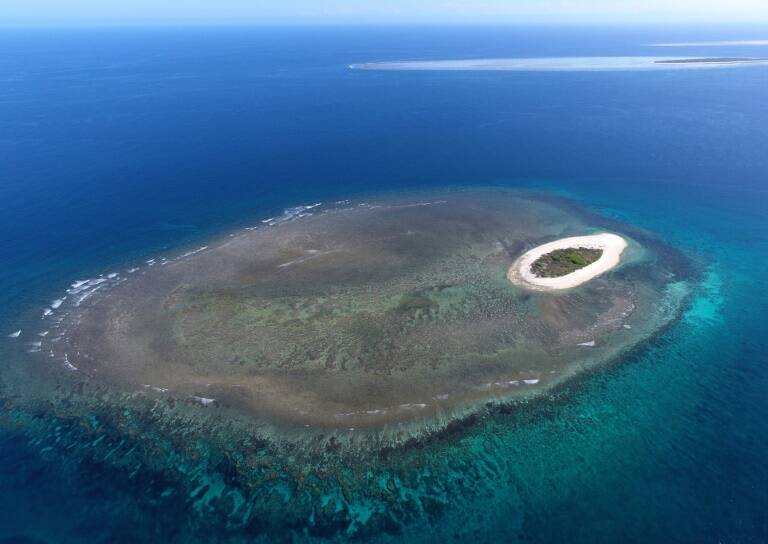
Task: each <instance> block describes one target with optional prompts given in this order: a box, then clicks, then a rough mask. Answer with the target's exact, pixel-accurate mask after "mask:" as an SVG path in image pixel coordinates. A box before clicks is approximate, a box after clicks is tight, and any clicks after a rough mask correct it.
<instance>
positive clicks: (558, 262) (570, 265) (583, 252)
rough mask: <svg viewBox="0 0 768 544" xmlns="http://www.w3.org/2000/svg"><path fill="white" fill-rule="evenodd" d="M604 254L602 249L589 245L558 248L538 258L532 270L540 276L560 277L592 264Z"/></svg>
mask: <svg viewBox="0 0 768 544" xmlns="http://www.w3.org/2000/svg"><path fill="white" fill-rule="evenodd" d="M602 254H603V250H602V249H591V248H587V247H569V248H567V249H556V250H555V251H552V252H550V253H547V254H546V255H542V256H541V257H539V258H538V259H536V261H534V263H533V264H532V265H531V271H532V272H533V273H534V274H535V275H536V276H538V277H539V278H559V277H560V276H565V275H566V274H570V273H571V272H574V271H576V270H578V269H579V268H584V267H585V266H587V265H589V264H592V263H593V262H595V261H596V260H598V259H599V258H600V257H601V256H602Z"/></svg>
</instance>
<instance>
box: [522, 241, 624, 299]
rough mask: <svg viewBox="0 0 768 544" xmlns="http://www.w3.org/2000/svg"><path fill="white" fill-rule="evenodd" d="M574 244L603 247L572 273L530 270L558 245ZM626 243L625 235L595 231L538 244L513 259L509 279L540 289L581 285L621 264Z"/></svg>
mask: <svg viewBox="0 0 768 544" xmlns="http://www.w3.org/2000/svg"><path fill="white" fill-rule="evenodd" d="M573 247H579V248H588V249H601V250H602V251H603V254H602V255H601V256H600V258H599V259H598V260H596V261H595V262H593V263H591V264H588V265H587V266H585V267H583V268H579V269H578V270H574V271H573V272H571V273H570V274H566V275H565V276H560V277H557V278H540V277H538V276H536V275H535V274H534V273H533V271H532V270H531V266H532V265H533V263H535V262H536V261H537V260H538V259H539V257H542V256H543V255H546V254H548V253H551V252H553V251H555V250H558V249H568V248H573ZM626 247H627V242H626V241H625V240H624V238H622V237H621V236H619V235H617V234H611V233H608V232H604V233H601V234H593V235H591V236H573V237H571V238H562V239H560V240H555V241H554V242H549V243H547V244H544V245H541V246H538V247H535V248H533V249H531V250H530V251H528V252H526V253H524V254H523V255H522V256H521V257H519V258H518V259H517V260H516V261H515V262H514V263H512V266H510V267H509V270H508V271H507V279H508V280H509V281H510V282H512V283H514V284H515V285H520V286H523V287H527V288H529V289H535V290H539V291H549V290H555V289H570V288H571V287H576V286H577V285H581V284H582V283H585V282H587V281H589V280H591V279H592V278H595V277H597V276H599V275H600V274H603V273H605V272H607V271H608V270H610V269H612V268H613V267H615V266H616V265H617V264H619V261H620V260H621V254H622V253H623V252H624V249H625V248H626Z"/></svg>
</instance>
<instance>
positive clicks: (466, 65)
mask: <svg viewBox="0 0 768 544" xmlns="http://www.w3.org/2000/svg"><path fill="white" fill-rule="evenodd" d="M749 66H763V67H765V66H768V59H765V58H749V57H688V58H679V57H640V56H638V57H532V58H525V57H519V58H495V59H493V58H492V59H446V60H403V61H386V62H364V63H357V64H350V65H349V68H350V69H353V70H403V71H414V70H415V71H420V70H427V71H513V72H608V71H634V70H655V71H660V70H702V69H724V68H738V67H749Z"/></svg>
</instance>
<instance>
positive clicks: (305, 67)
mask: <svg viewBox="0 0 768 544" xmlns="http://www.w3.org/2000/svg"><path fill="white" fill-rule="evenodd" d="M295 32H298V31H295ZM305 32H306V31H305ZM392 32H394V31H392ZM434 32H435V34H433V35H432V36H431V37H432V40H431V41H430V42H429V44H428V45H427V44H425V41H424V40H425V38H424V33H419V32H417V31H415V30H410V31H405V30H400V31H398V33H394V34H389V35H388V34H386V33H385V32H382V33H380V34H376V33H374V34H371V33H357V34H356V33H354V32H352V31H349V32H348V33H347V34H343V33H342V34H340V35H334V36H330V35H324V34H320V35H318V34H306V33H305V34H301V33H299V34H293V35H291V36H289V37H285V36H280V35H272V34H266V35H264V34H262V35H251V34H247V33H246V34H240V35H222V34H217V33H216V32H213V33H208V34H196V35H192V34H183V33H182V34H170V35H168V34H166V35H158V34H150V35H149V36H147V35H143V36H131V35H127V34H123V35H118V36H116V37H115V36H107V35H98V36H94V35H91V36H90V37H89V38H88V39H87V40H83V38H82V37H79V36H76V35H54V36H41V35H39V34H38V35H32V36H31V37H30V35H29V34H19V35H15V36H13V35H12V36H10V37H9V36H5V37H4V38H3V39H4V40H6V42H7V44H8V45H9V47H10V49H9V48H6V50H12V51H16V52H17V53H18V52H23V53H24V55H25V58H26V59H27V62H26V64H24V65H23V66H22V65H21V63H18V62H17V61H16V60H15V57H12V56H8V55H6V56H5V57H3V66H4V69H5V72H6V73H7V74H9V75H8V76H7V77H9V78H11V79H13V80H14V82H15V83H14V85H12V86H8V87H7V88H6V89H5V90H4V91H3V93H4V96H3V99H4V101H3V104H5V105H4V106H3V107H2V110H1V111H2V123H3V125H4V127H6V128H7V131H6V132H5V133H6V135H7V136H6V138H5V139H3V140H2V142H0V154H1V156H2V158H3V160H4V162H5V164H6V165H8V168H5V169H4V170H3V172H4V174H3V184H2V189H1V190H2V195H3V197H4V198H5V200H6V201H7V202H9V203H10V206H9V208H8V209H7V211H8V213H6V214H3V216H2V218H0V224H2V226H3V228H4V229H5V231H6V232H8V233H12V234H13V235H12V236H10V237H9V242H8V243H7V244H6V245H5V246H4V247H3V248H2V249H1V250H0V251H1V253H0V256H2V259H3V264H4V267H3V271H2V276H0V281H1V282H2V287H3V293H4V294H3V299H2V302H3V308H4V309H3V310H2V313H1V315H0V324H2V326H3V327H4V329H3V330H7V331H8V332H9V333H10V332H12V331H14V330H16V328H18V327H17V326H16V324H17V323H19V322H20V321H19V320H20V317H19V316H21V315H24V314H25V312H27V311H30V312H32V313H34V314H35V316H36V315H38V314H37V312H38V311H39V310H41V309H42V308H43V307H44V306H45V305H46V304H48V303H49V302H50V299H51V298H53V296H55V294H56V293H59V292H61V290H62V288H63V287H66V286H67V285H69V283H71V282H72V281H74V280H75V279H78V278H84V277H90V276H93V275H95V274H98V273H102V272H106V271H108V270H110V269H111V268H113V267H115V266H118V265H120V266H128V265H130V263H133V262H141V261H142V260H143V259H144V258H149V257H148V256H150V255H157V254H160V253H162V252H165V251H167V250H168V248H169V247H180V246H184V245H188V244H193V243H195V242H196V241H199V240H203V239H206V238H207V237H208V236H210V235H212V234H215V233H217V232H226V231H227V230H229V229H234V228H236V227H239V226H243V225H246V224H249V222H252V221H253V220H254V218H255V219H260V218H263V217H268V216H271V215H273V212H274V211H275V210H278V211H279V210H280V209H282V208H283V207H287V206H290V205H295V204H300V203H307V202H310V201H313V199H315V198H320V199H326V200H331V201H332V200H333V199H338V198H344V197H346V196H349V195H352V194H357V193H359V192H365V191H371V190H388V189H392V190H400V189H403V188H412V187H428V186H430V185H444V184H446V183H460V184H465V185H466V184H483V185H487V184H494V183H495V184H500V185H507V186H515V187H531V188H536V189H540V190H546V191H551V192H554V193H557V194H560V195H563V196H566V197H569V198H572V199H575V200H577V201H579V202H581V203H583V204H585V205H587V206H589V207H591V208H593V209H595V210H596V211H598V212H600V213H602V214H604V215H608V216H609V217H614V218H616V219H618V220H621V221H623V222H626V223H630V224H632V225H634V226H637V227H639V228H642V229H646V230H648V231H649V232H652V233H655V234H656V235H658V236H659V237H661V238H662V239H663V240H664V241H666V242H667V243H669V244H671V245H673V246H675V247H677V248H679V249H681V250H682V251H684V252H685V253H686V254H688V255H689V256H690V258H691V259H692V261H693V262H694V263H695V267H696V269H697V270H698V271H700V274H701V275H700V280H699V282H698V287H697V290H696V292H695V294H694V297H693V298H692V299H691V301H690V304H689V306H688V307H687V309H686V311H685V313H684V315H683V316H682V317H681V319H680V320H679V321H677V322H676V323H675V324H674V325H672V326H671V327H669V328H668V329H666V330H665V331H663V333H661V334H660V335H659V336H658V337H656V338H654V339H652V340H651V341H649V342H648V343H647V344H645V345H643V346H641V347H640V348H638V349H637V350H636V351H634V352H633V353H631V354H629V355H628V356H627V357H625V358H624V359H622V360H621V361H618V362H617V364H615V365H612V366H611V367H610V368H606V369H603V370H601V371H600V372H597V373H594V374H593V375H591V376H589V377H588V378H587V379H584V380H580V381H579V382H578V383H573V384H571V385H570V386H569V387H567V388H564V389H563V390H560V391H558V392H557V393H556V394H554V395H553V396H552V398H547V399H543V400H542V401H541V402H537V403H533V404H531V405H529V406H527V407H526V408H525V409H523V410H514V411H508V412H505V411H502V412H498V411H494V412H489V413H486V414H482V415H481V416H479V417H477V418H475V419H473V420H471V421H468V422H466V424H464V425H461V426H457V427H456V428H454V429H452V430H451V432H449V433H445V434H443V435H440V436H438V437H436V438H434V439H431V440H428V441H425V442H419V443H413V444H410V445H408V446H407V447H403V448H396V449H393V450H386V451H384V452H381V453H377V454H371V455H363V456H361V455H346V454H345V453H344V452H335V451H329V452H327V454H326V455H324V456H319V457H308V456H307V455H305V454H304V452H302V451H301V449H300V448H298V449H295V450H291V449H290V448H287V449H283V450H280V451H279V452H274V451H271V450H270V448H269V447H268V446H267V445H265V444H260V443H255V444H251V445H250V446H249V447H248V448H244V449H242V450H240V451H239V452H237V451H236V452H235V453H234V454H233V453H232V452H229V453H228V452H225V451H222V450H221V449H217V448H216V447H213V446H211V445H210V444H207V443H206V442H204V441H197V440H194V436H195V433H194V429H190V430H189V432H186V431H185V429H184V427H183V421H179V422H176V423H177V425H176V426H175V428H174V429H173V430H169V429H168V428H162V427H161V426H158V427H157V432H155V433H154V435H153V436H151V437H148V436H144V435H142V434H135V435H132V434H131V433H124V432H123V433H119V432H117V431H116V430H115V427H114V426H113V425H111V424H110V422H108V421H105V420H103V419H99V418H95V417H94V418H86V419H82V420H81V419H61V418H57V417H56V415H57V411H56V410H55V408H53V407H46V406H41V407H39V408H38V409H37V410H35V411H32V412H30V411H25V410H21V409H19V408H17V407H16V403H15V400H14V399H15V395H16V393H17V392H15V391H12V390H8V389H7V388H4V389H3V391H2V394H3V399H2V401H0V402H1V403H2V404H1V405H0V409H2V418H0V420H1V421H2V438H0V481H2V488H1V490H0V506H1V508H0V541H2V539H6V541H7V542H25V541H32V542H142V541H143V542H159V541H179V542H187V541H195V540H200V541H223V542H226V541H232V542H238V541H258V540H259V539H262V540H265V541H270V540H271V541H280V540H283V541H290V540H299V541H300V540H303V539H307V540H312V539H321V540H322V539H330V540H336V541H344V540H349V539H358V540H371V541H382V542H385V541H398V542H400V541H414V542H430V541H434V542H437V541H441V542H444V541H466V540H470V539H471V540H475V541H478V542H491V541H511V542H514V541H520V542H564V541H568V542H616V541H622V542H658V541H663V542H764V541H765V540H766V539H768V517H766V512H768V474H766V468H765V462H764V460H765V458H766V455H768V429H766V424H765V421H766V417H768V403H766V401H765V394H766V391H767V390H768V389H767V387H768V370H766V368H765V363H766V362H768V359H767V357H766V353H768V337H766V332H768V331H767V330H766V325H765V320H764V317H765V315H766V312H767V311H768V294H766V293H768V291H766V289H764V287H763V282H764V281H765V280H766V278H768V262H766V256H768V224H767V223H766V220H765V217H766V210H768V191H767V190H766V187H765V180H766V176H768V163H766V159H765V157H766V156H768V155H767V154H766V153H765V151H766V150H768V132H766V127H768V110H767V109H766V107H765V105H764V101H763V100H762V98H763V97H764V96H765V90H766V88H768V75H766V74H767V73H768V72H758V71H751V72H749V73H746V72H733V73H731V75H729V78H728V79H727V80H725V79H720V77H721V76H719V75H716V74H713V73H710V74H685V75H682V74H679V75H668V76H663V78H662V79H658V77H659V76H658V75H650V74H642V75H641V74H632V73H626V74H611V75H608V76H606V75H605V74H602V75H583V74H581V75H580V74H565V75H557V76H554V75H536V76H520V75H516V76H509V75H505V76H498V75H493V76H487V75H477V74H464V75H440V74H431V75H427V76H425V75H422V74H404V75H403V74H401V75H395V74H383V75H382V74H377V75H368V74H365V75H363V79H359V78H358V75H357V74H355V75H354V76H353V75H351V74H349V73H348V72H347V71H346V70H345V69H344V66H346V64H348V62H349V61H365V60H386V59H391V58H402V57H404V56H406V55H413V56H432V57H435V58H440V57H443V58H454V57H456V52H457V51H467V50H471V51H472V53H473V56H474V54H475V53H476V54H477V56H480V55H483V56H485V55H493V54H498V55H502V54H504V55H505V56H509V55H513V54H516V53H518V52H520V53H521V54H522V52H523V51H524V50H525V51H526V54H528V55H530V54H531V53H530V50H531V49H533V50H535V51H541V52H542V54H562V53H561V52H559V51H557V49H558V48H561V49H562V50H570V48H574V47H582V48H584V47H586V46H583V45H582V46H578V45H575V44H578V43H583V42H584V40H583V39H582V38H583V36H580V35H578V33H577V32H576V31H574V32H573V33H572V34H569V33H565V34H564V35H563V34H559V35H557V38H555V37H553V34H548V35H547V36H548V38H547V40H544V39H541V36H542V35H541V34H540V35H539V36H540V42H538V43H533V44H532V42H531V41H530V39H529V36H527V35H525V34H524V33H523V34H519V33H518V34H514V33H513V34H510V33H508V32H505V31H503V30H498V31H494V32H491V33H489V32H479V31H470V30H465V31H459V30H455V29H454V30H451V31H449V30H443V31H442V32H443V33H442V34H440V33H439V32H437V31H434ZM666 32H670V31H664V32H662V31H658V30H647V29H646V30H637V31H636V33H635V34H633V33H610V32H608V33H603V34H596V35H595V36H592V41H590V42H589V43H591V44H593V45H591V46H590V47H593V48H595V49H599V50H600V54H609V53H610V54H614V53H615V54H637V51H636V49H637V48H638V47H639V46H638V45H636V44H639V43H647V42H648V41H683V38H682V37H681V38H680V39H679V40H678V39H675V40H670V39H669V34H667V33H666ZM708 32H709V33H710V34H711V32H714V31H712V30H709V31H708ZM718 32H720V35H723V34H728V32H731V33H734V32H736V31H734V30H731V31H726V30H719V31H718ZM678 33H679V34H680V35H683V34H685V36H684V37H685V38H686V40H685V41H687V39H688V36H689V35H693V34H695V32H694V31H693V30H679V31H678ZM686 33H687V34H686ZM289 38H290V39H289ZM706 38H707V39H711V36H709V35H708V36H706ZM702 39H704V38H702ZM569 40H570V41H569ZM318 41H319V43H322V44H324V45H325V48H322V50H323V51H322V52H317V51H315V52H314V53H313V54H310V53H309V51H311V50H314V49H316V47H313V44H316V43H318ZM203 42H205V43H207V44H208V45H209V47H208V49H207V51H208V53H206V54H205V55H202V56H200V55H197V56H195V55H191V54H189V55H185V52H189V51H195V52H198V53H199V51H200V50H201V47H202V45H201V44H202V43H203ZM94 43H100V44H101V48H100V50H101V53H99V54H95V53H94V52H93V44H94ZM287 43H292V44H293V49H291V48H289V47H287ZM419 48H420V49H419ZM54 50H64V51H66V52H67V53H68V55H67V58H68V60H67V61H66V63H67V65H66V66H65V65H64V61H60V60H51V59H52V58H54V59H55V57H51V51H54ZM413 50H419V51H421V53H419V54H418V55H415V54H412V53H410V51H413ZM244 51H246V52H247V53H243V52H244ZM350 51H353V52H352V53H350ZM236 52H237V53H238V54H240V55H241V56H242V55H244V57H241V58H243V59H244V60H241V61H237V62H236V61H234V60H232V59H233V58H235V53H236ZM583 53H585V51H581V52H580V54H583ZM587 53H588V51H587ZM725 53H726V52H724V54H725ZM595 54H597V53H595ZM691 54H693V52H691ZM740 54H741V53H740ZM249 56H250V57H249ZM350 56H352V57H354V58H352V59H350V58H349V57H350ZM246 61H248V62H246ZM246 65H247V66H249V67H248V68H247V69H246V67H245V66H246ZM734 73H735V74H736V75H732V74H734ZM531 77H532V78H533V79H526V78H531ZM356 78H357V79H356ZM654 78H657V79H654ZM180 81H183V82H184V83H183V85H182V84H180V83H179V82H180ZM565 88H568V89H569V91H568V92H567V93H565V92H564V91H563V89H565ZM478 95H479V96H481V97H482V98H483V100H481V101H478V100H475V99H473V100H468V99H467V97H468V96H472V97H477V96H478ZM86 98H87V99H86ZM222 104H224V105H225V106H226V107H223V106H221V105H222ZM11 105H13V107H11ZM488 123H495V124H491V125H489V124H488ZM150 129H151V130H150ZM104 135H108V136H109V137H108V138H105V137H104ZM203 148H204V149H205V150H206V153H207V155H206V157H207V160H205V161H203V160H200V159H199V157H197V156H196V155H199V153H200V150H201V149H203ZM190 149H194V150H197V151H196V153H190ZM84 156H86V157H88V160H83V157H84ZM553 156H557V157H558V160H554V159H553V158H552V157H553ZM288 158H290V160H288ZM5 334H7V333H5ZM11 346H16V347H18V346H17V345H16V344H13V342H12V341H11V340H10V339H7V340H4V343H3V345H2V347H1V348H0V349H2V350H3V351H2V353H3V355H4V357H3V365H4V367H3V372H4V375H7V373H8V372H9V371H13V368H14V365H24V364H27V362H26V361H25V360H24V359H23V357H22V358H18V357H17V356H16V355H14V357H13V358H11V357H10V355H9V353H11V351H10V350H11V349H12V348H11ZM13 353H15V351H13ZM124 417H125V421H127V423H125V422H124V423H125V425H124V427H123V428H131V426H132V425H133V423H132V422H131V418H136V419H135V428H136V429H142V430H143V429H146V428H147V426H146V424H147V422H151V421H152V419H151V418H152V415H151V413H150V412H145V413H139V414H138V415H137V414H128V413H126V414H125V415H124ZM150 428H151V427H150ZM147 459H149V460H151V461H150V462H148V461H147ZM243 466H248V467H250V468H249V470H252V471H256V472H258V474H259V481H260V482H266V483H262V484H260V487H259V488H258V493H257V494H254V495H249V494H248V491H247V487H246V486H245V485H244V481H243V476H242V474H243V473H244V472H243V469H242V467H243ZM307 497H312V500H309V499H307ZM315 504H320V505H321V508H322V511H318V510H315V511H313V510H312V506H311V505H315ZM254 512H256V513H257V514H254ZM24 538H26V539H27V540H23V539H24ZM14 539H15V540H14Z"/></svg>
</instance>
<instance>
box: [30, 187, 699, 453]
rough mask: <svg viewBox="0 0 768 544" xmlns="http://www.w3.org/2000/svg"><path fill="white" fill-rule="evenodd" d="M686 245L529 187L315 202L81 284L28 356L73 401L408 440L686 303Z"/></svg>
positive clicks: (554, 375) (552, 384)
mask: <svg viewBox="0 0 768 544" xmlns="http://www.w3.org/2000/svg"><path fill="white" fill-rule="evenodd" d="M590 233H591V234H590ZM619 233H620V234H619ZM683 262H684V260H683V259H681V258H680V257H679V255H678V254H676V253H675V252H674V251H673V250H672V249H671V248H668V247H667V246H666V245H664V244H663V243H661V242H660V241H658V240H654V239H653V238H651V237H649V236H647V235H646V234H644V233H643V232H639V231H635V230H634V229H632V227H631V226H629V225H623V224H618V223H616V222H614V221H609V220H607V219H605V218H602V217H600V216H598V215H596V214H595V213H593V212H590V211H588V210H585V209H583V208H581V207H579V206H578V205H577V204H575V203H573V202H569V201H567V200H563V199H560V198H556V197H551V196H546V195H542V194H536V193H529V192H525V191H513V190H496V189H487V190H486V189H466V190H462V189H452V190H448V189H446V190H439V191H438V190H434V191H427V192H420V193H402V194H392V195H383V196H382V195H379V196H377V197H375V198H372V199H371V200H359V201H356V202H353V201H350V200H340V201H339V202H337V203H335V204H331V205H328V204H322V203H313V204H310V205H306V206H297V207H294V208H290V209H289V210H286V211H285V212H284V213H282V214H281V213H276V214H275V215H274V216H273V217H270V218H269V219H264V220H262V221H258V222H256V224H255V225H253V226H252V227H248V228H245V229H242V230H239V231H237V232H233V233H231V234H230V235H225V236H223V237H221V238H220V239H215V240H210V241H208V242H207V243H206V244H205V245H203V246H201V247H198V248H195V249H190V250H186V251H184V250H180V251H179V252H178V253H176V254H170V255H165V256H156V257H153V258H150V259H147V260H146V263H144V264H143V265H140V266H133V267H130V268H127V269H126V270H125V271H115V272H112V273H108V274H107V273H105V274H104V275H102V276H99V277H95V278H90V279H80V280H78V281H76V282H73V283H72V286H71V287H70V288H69V289H68V291H67V293H62V294H61V295H60V296H59V297H57V298H56V300H55V301H54V302H53V303H51V304H49V305H48V307H47V308H46V309H45V311H44V312H43V316H42V319H40V318H39V317H38V318H37V321H38V322H39V323H40V324H41V325H40V328H41V329H44V330H41V331H40V332H39V334H37V331H29V334H30V335H31V334H35V337H36V340H35V344H34V346H33V348H30V350H31V351H34V352H36V353H37V355H38V356H39V357H41V358H42V359H43V360H44V361H45V364H40V365H30V366H29V372H40V373H42V374H45V375H47V374H48V373H53V376H54V379H55V382H56V383H57V384H58V385H57V391H59V392H61V396H62V407H61V409H62V410H67V411H68V412H72V411H77V409H78V408H77V407H78V406H82V412H83V413H84V414H93V413H99V412H100V411H104V410H107V411H110V413H113V414H115V417H120V416H119V414H122V413H123V412H124V410H125V409H126V408H127V407H129V406H135V405H137V403H139V402H141V399H155V400H154V402H155V404H153V408H152V410H153V416H152V417H153V419H154V418H162V417H164V416H163V415H162V414H163V413H164V411H166V410H167V411H168V414H169V415H168V416H167V417H168V418H179V417H182V415H181V414H184V415H183V418H184V420H185V421H186V422H187V423H186V424H187V425H192V424H193V422H197V423H195V426H196V427H199V428H207V427H208V426H210V425H213V427H211V428H215V429H221V428H226V429H228V430H227V432H232V433H239V432H247V433H249V434H253V433H256V434H260V435H264V436H269V437H270V438H271V439H273V440H279V441H282V442H284V441H286V440H289V441H292V442H295V441H296V440H299V439H300V437H301V436H310V435H311V436H315V435H317V436H326V437H327V436H333V437H336V438H334V440H339V436H340V435H339V433H350V434H352V435H355V436H363V435H366V436H372V437H373V436H375V437H377V438H376V439H375V443H376V444H382V445H386V444H392V443H395V442H398V441H402V440H405V439H407V438H408V437H412V436H421V435H424V434H428V433H433V432H435V431H437V430H439V429H442V428H445V427H446V426H448V425H450V424H451V422H452V421H456V420H459V419H462V418H466V417H469V416H470V415H471V414H474V413H476V412H478V411H480V410H486V409H488V407H489V406H494V405H509V404H510V403H518V402H527V401H528V400H529V399H532V398H535V397H539V396H542V393H545V392H549V391H552V390H553V389H554V388H556V387H559V386H560V385H562V384H564V383H566V382H568V381H569V380H572V379H573V378H575V377H577V376H579V375H581V374H582V373H583V372H584V371H585V370H587V369H592V368H596V367H599V366H600V365H603V364H605V363H608V362H610V361H613V360H615V359H616V358H617V357H619V356H620V354H622V353H623V352H625V351H626V350H628V349H630V348H632V347H633V346H636V345H637V344H638V343H639V342H642V341H644V340H645V339H647V338H649V337H651V336H653V335H654V334H655V333H656V332H657V331H658V330H659V329H660V328H661V327H663V326H665V325H666V324H667V323H669V322H670V321H671V320H672V319H674V318H675V316H676V315H677V311H678V309H679V308H680V307H681V304H682V300H683V298H684V296H685V292H686V289H685V281H684V278H685V268H684V266H682V265H681V263H683ZM609 271H610V272H611V273H608V272H609ZM67 384H69V385H67ZM83 384H88V388H87V389H85V390H84V389H83ZM68 388H71V390H72V391H73V392H77V393H76V394H74V393H73V394H72V395H67V394H66V391H67V390H68ZM88 391H92V392H93V393H88ZM49 400H50V399H49ZM46 402H48V401H46ZM210 417H219V418H225V419H224V420H226V421H227V424H226V426H225V427H221V426H220V423H206V421H208V419H207V418H210ZM171 420H172V421H173V420H174V419H171ZM238 429H241V430H238ZM242 429H247V431H244V430H242ZM222 432H223V431H222ZM318 443H320V442H318ZM367 447H370V445H369V446H367Z"/></svg>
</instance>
